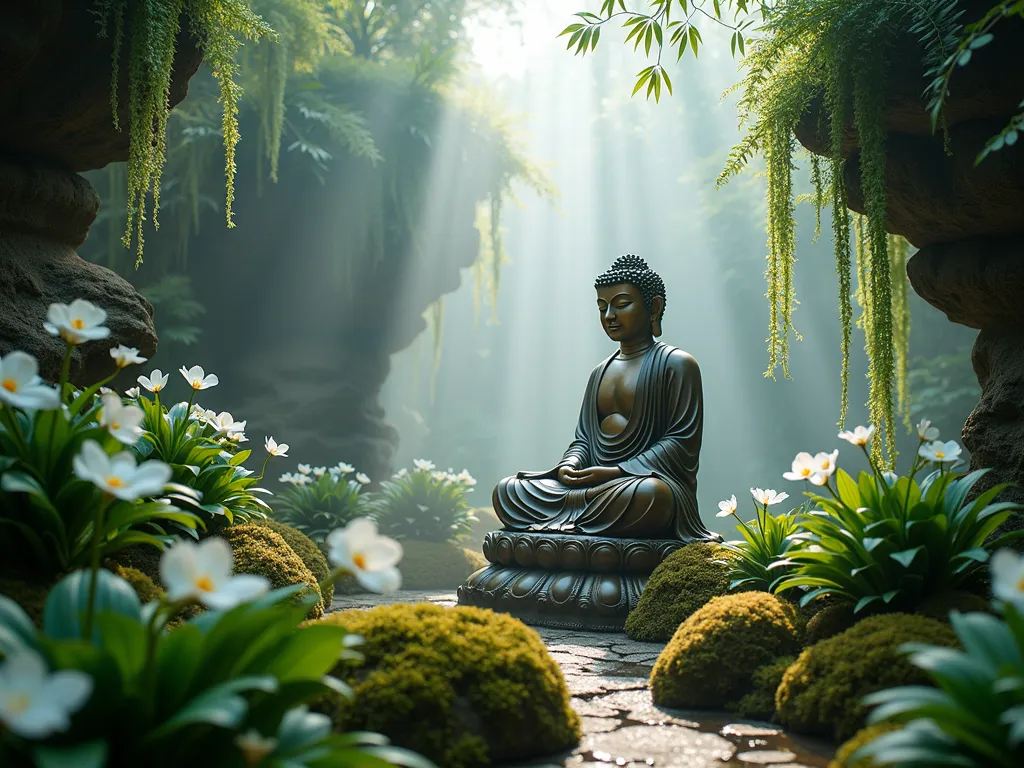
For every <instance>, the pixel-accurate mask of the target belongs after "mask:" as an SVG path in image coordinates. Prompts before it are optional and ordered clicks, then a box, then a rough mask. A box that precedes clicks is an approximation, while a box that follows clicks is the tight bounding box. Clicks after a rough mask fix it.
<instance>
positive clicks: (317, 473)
mask: <svg viewBox="0 0 1024 768" xmlns="http://www.w3.org/2000/svg"><path fill="white" fill-rule="evenodd" d="M326 474H327V467H313V477H323V476H324V475H326Z"/></svg>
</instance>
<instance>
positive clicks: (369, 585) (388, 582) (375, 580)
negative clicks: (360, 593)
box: [355, 568, 402, 595]
mask: <svg viewBox="0 0 1024 768" xmlns="http://www.w3.org/2000/svg"><path fill="white" fill-rule="evenodd" d="M355 576H356V580H357V581H358V582H359V583H360V585H362V587H363V589H368V590H370V591H371V592H377V593H378V594H381V595H386V594H388V593H390V592H396V591H398V590H399V589H400V588H401V586H402V574H401V572H399V570H398V569H397V568H388V569H386V570H383V571H356V574H355Z"/></svg>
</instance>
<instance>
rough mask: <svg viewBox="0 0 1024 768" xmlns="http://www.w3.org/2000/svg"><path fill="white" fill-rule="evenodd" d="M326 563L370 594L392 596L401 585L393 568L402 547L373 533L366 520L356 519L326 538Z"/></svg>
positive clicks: (373, 530)
mask: <svg viewBox="0 0 1024 768" xmlns="http://www.w3.org/2000/svg"><path fill="white" fill-rule="evenodd" d="M327 546H328V553H327V559H328V560H330V561H331V564H332V565H334V566H335V567H337V568H343V569H345V570H346V571H348V572H349V573H351V574H352V575H353V576H355V577H356V580H357V581H358V582H359V583H360V585H362V587H363V588H364V589H368V590H370V591H371V592H380V593H381V594H386V593H388V592H394V591H395V590H397V589H398V588H399V587H400V586H401V584H402V574H401V573H399V571H398V569H397V568H396V567H395V566H396V565H397V564H398V561H399V560H401V559H402V545H401V544H399V543H398V542H397V541H395V540H394V539H391V538H388V537H387V536H381V535H379V534H378V533H377V524H376V523H375V522H374V521H373V520H370V519H369V518H366V517H357V518H356V519H355V520H352V521H351V522H350V523H349V524H348V525H346V526H345V527H344V528H336V529H335V530H333V531H331V532H330V533H329V534H327Z"/></svg>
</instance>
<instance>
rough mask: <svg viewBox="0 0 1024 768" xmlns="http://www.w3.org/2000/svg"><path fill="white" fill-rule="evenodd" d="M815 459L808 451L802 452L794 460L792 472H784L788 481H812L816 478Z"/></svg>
mask: <svg viewBox="0 0 1024 768" xmlns="http://www.w3.org/2000/svg"><path fill="white" fill-rule="evenodd" d="M814 472H815V466H814V457H813V456H811V454H809V453H807V451H801V452H800V453H798V454H797V455H796V458H795V459H793V469H792V471H790V472H783V473H782V476H783V477H784V478H785V479H786V480H810V479H811V478H812V477H814Z"/></svg>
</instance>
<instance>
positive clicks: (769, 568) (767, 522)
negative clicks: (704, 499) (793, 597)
mask: <svg viewBox="0 0 1024 768" xmlns="http://www.w3.org/2000/svg"><path fill="white" fill-rule="evenodd" d="M754 506H755V508H756V510H757V515H756V517H755V518H754V519H753V520H751V521H750V523H749V524H748V523H746V522H744V521H743V520H742V519H740V525H738V526H736V530H737V531H739V533H740V535H741V536H742V537H743V539H742V540H739V541H727V542H725V543H724V544H723V545H722V546H723V547H724V548H725V549H726V550H728V551H729V552H730V553H731V556H730V557H729V558H728V559H727V560H725V561H723V562H724V563H725V565H727V566H728V567H729V571H730V577H731V578H732V581H731V582H730V584H729V589H737V588H739V587H744V588H745V589H756V590H759V591H761V592H773V591H774V588H773V587H774V585H775V584H777V583H778V582H779V581H780V580H782V579H785V578H786V577H788V576H789V575H790V573H791V571H792V566H791V565H788V564H786V563H785V562H784V561H785V560H786V558H787V554H788V553H789V551H790V549H791V548H792V547H793V546H794V545H795V541H794V540H793V538H792V536H793V534H795V533H796V530H797V519H798V517H799V516H800V515H801V514H803V513H805V512H806V511H807V505H804V506H803V507H797V508H796V509H792V510H790V511H789V512H782V513H779V514H778V515H773V514H772V513H771V512H769V511H768V507H767V505H760V504H755V505H754Z"/></svg>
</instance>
